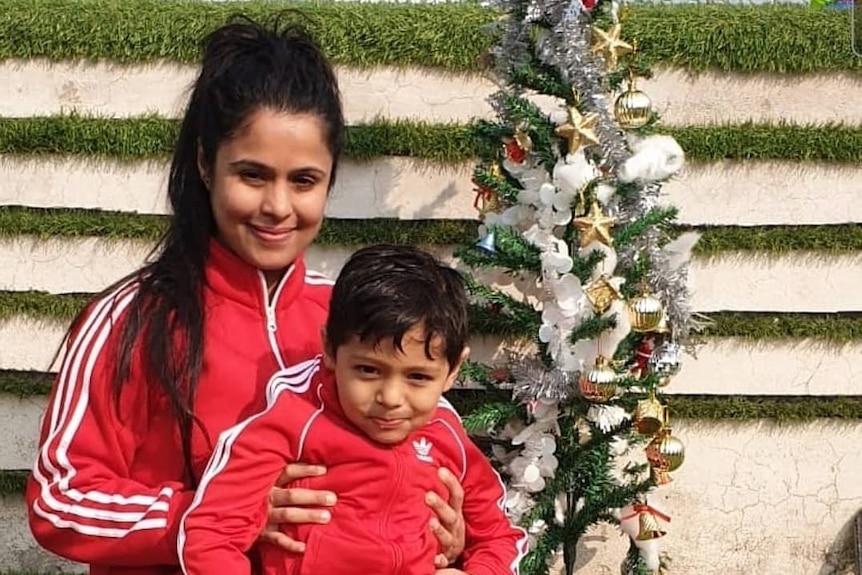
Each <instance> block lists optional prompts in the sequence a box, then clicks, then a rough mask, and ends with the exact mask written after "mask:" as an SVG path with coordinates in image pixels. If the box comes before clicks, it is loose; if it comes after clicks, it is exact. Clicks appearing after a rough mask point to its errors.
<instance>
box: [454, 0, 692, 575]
mask: <svg viewBox="0 0 862 575" xmlns="http://www.w3.org/2000/svg"><path fill="white" fill-rule="evenodd" d="M500 7H501V9H502V12H503V17H502V18H501V19H500V20H498V21H497V22H495V23H494V26H493V27H494V28H495V29H494V30H493V32H495V33H497V34H498V37H499V42H498V44H497V46H496V48H495V49H494V51H493V53H492V54H491V58H492V60H493V64H494V67H495V73H496V75H497V78H498V80H499V84H500V91H499V92H498V93H497V94H495V95H494V96H493V97H492V105H493V107H494V110H495V112H496V116H497V117H496V119H495V121H484V122H481V123H480V124H478V126H477V130H478V133H479V135H480V140H481V142H482V146H481V148H482V150H481V152H480V156H481V161H480V163H479V165H477V166H476V168H475V170H474V180H473V181H474V184H475V186H476V207H477V209H478V210H479V214H480V219H481V220H482V225H481V226H480V230H479V235H480V240H479V242H478V243H477V244H476V245H475V246H466V247H465V248H463V249H461V250H459V253H458V256H459V257H460V258H461V260H462V262H464V263H465V264H466V265H467V267H468V268H469V269H470V273H469V274H466V275H468V282H469V286H470V290H471V293H472V296H473V298H474V303H473V317H472V321H473V329H474V331H475V332H477V333H479V334H487V335H496V336H500V337H501V338H502V339H503V341H504V342H505V348H506V351H507V356H508V359H507V363H506V364H505V365H495V366H488V365H482V364H478V363H473V364H470V365H469V366H467V367H466V368H465V371H464V374H463V375H464V378H465V379H466V380H470V381H472V382H474V383H478V384H482V385H485V386H488V387H490V388H494V389H497V390H498V391H499V390H504V391H505V393H506V397H504V400H503V401H499V402H493V403H485V404H484V405H482V406H481V407H479V408H478V409H476V410H475V411H474V412H473V413H471V414H470V416H469V417H468V418H467V419H466V423H467V425H468V427H469V428H470V429H472V430H473V431H475V432H477V433H478V434H480V435H481V436H482V437H483V438H484V439H485V440H487V442H488V444H489V445H490V447H489V449H490V453H491V454H492V459H493V461H494V462H495V464H496V465H497V466H498V468H499V469H500V471H501V472H502V474H503V476H504V479H505V480H506V481H507V487H508V491H509V494H508V501H507V502H506V505H507V509H508V512H509V513H510V514H511V516H512V517H513V518H514V519H515V520H516V521H518V522H519V523H520V524H521V525H522V526H524V527H525V528H526V529H527V530H528V533H529V534H530V548H529V553H528V555H527V556H526V558H525V559H524V561H523V563H522V565H521V573H524V574H526V575H536V574H541V573H548V572H549V570H550V568H551V567H550V566H551V564H552V563H554V562H555V561H558V560H559V558H560V556H562V559H563V563H564V565H565V572H566V573H567V574H570V573H572V572H573V571H574V568H575V565H576V563H577V558H576V554H577V543H578V540H579V539H580V537H581V536H582V535H584V534H585V533H586V532H587V530H588V529H589V528H590V527H591V526H593V525H596V524H599V523H611V524H615V525H619V526H620V528H621V529H622V530H623V531H624V532H625V533H627V534H628V535H629V536H630V537H631V545H630V550H629V554H628V556H627V557H625V558H621V561H622V571H623V573H639V574H642V573H656V572H660V571H661V570H662V569H664V567H665V565H666V558H665V557H664V554H662V553H660V551H659V548H658V540H659V538H660V537H661V536H662V535H664V533H665V531H666V526H667V522H668V521H669V517H668V515H667V514H666V512H665V511H662V510H661V509H659V508H657V507H656V505H655V504H654V502H653V500H652V499H651V497H650V495H651V494H653V493H654V492H655V490H657V489H660V488H661V486H662V485H664V484H666V483H668V482H669V481H670V480H671V477H670V473H671V472H672V471H674V470H675V469H676V468H678V467H679V466H680V465H681V464H682V462H683V457H684V449H683V444H682V442H681V441H680V440H679V439H677V438H676V437H674V435H673V434H672V430H671V428H670V421H669V418H668V410H667V406H666V405H665V404H663V403H662V391H663V388H664V386H666V385H668V384H669V383H670V380H671V378H672V376H674V375H675V374H676V373H677V372H678V371H679V369H680V362H681V357H682V355H683V352H685V351H691V349H692V345H693V336H694V335H695V334H696V333H697V332H698V331H699V330H700V329H701V327H702V325H703V324H702V321H701V320H700V318H698V317H697V316H696V315H694V314H693V313H692V312H691V310H690V308H689V306H688V296H689V294H688V291H687V287H686V275H687V263H688V259H689V251H690V246H691V243H692V242H691V238H690V237H689V236H688V235H686V234H683V235H682V236H676V237H675V236H674V233H675V230H674V227H673V222H674V218H675V216H676V211H675V209H674V208H673V207H669V206H663V205H661V204H660V202H659V193H660V190H661V184H662V182H664V181H667V180H668V179H669V178H670V177H672V176H673V175H674V174H676V173H677V172H678V171H679V170H680V168H681V167H682V163H683V160H684V154H683V151H682V149H680V147H679V145H678V144H677V143H676V142H675V141H674V140H673V138H671V137H668V136H665V135H661V134H660V133H658V132H657V130H658V129H659V127H658V125H657V121H658V117H657V115H656V114H655V113H654V112H653V110H652V104H651V102H650V99H649V97H648V96H647V94H645V93H644V92H642V91H639V90H638V89H637V87H636V85H635V83H636V80H637V79H638V78H639V77H648V76H649V68H648V65H647V63H645V62H644V61H643V59H642V58H641V57H640V55H639V53H638V50H637V45H636V39H631V40H627V39H626V38H625V34H624V31H625V18H624V14H623V15H621V14H620V9H619V6H618V5H617V4H616V3H615V2H610V1H603V0H600V1H599V3H598V4H596V5H595V6H593V5H590V4H586V5H585V4H584V3H583V2H582V0H566V1H560V0H503V2H502V3H501V4H500ZM621 16H622V17H621ZM611 104H612V105H611ZM500 271H502V272H504V274H503V275H504V276H506V277H507V278H508V279H503V280H501V279H500V277H501V275H500V274H499V273H498V272H500ZM489 272H490V273H489ZM493 273H497V276H496V279H493V278H494V276H493ZM483 277H484V278H485V279H482V278H483ZM488 278H492V279H488ZM509 396H510V397H511V399H509Z"/></svg>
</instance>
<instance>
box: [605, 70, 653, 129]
mask: <svg viewBox="0 0 862 575" xmlns="http://www.w3.org/2000/svg"><path fill="white" fill-rule="evenodd" d="M614 116H615V117H616V119H617V123H618V124H619V125H620V126H621V127H622V128H625V129H626V130H636V129H637V128H641V127H643V126H645V125H646V124H648V123H649V121H650V118H651V117H652V100H650V98H649V96H647V95H646V92H642V91H640V90H638V89H637V88H636V87H635V80H634V76H632V77H631V79H630V80H629V87H628V89H627V90H626V91H625V92H623V93H622V94H620V95H619V96H618V97H617V99H616V102H614Z"/></svg>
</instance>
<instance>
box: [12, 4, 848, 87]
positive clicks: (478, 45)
mask: <svg viewBox="0 0 862 575" xmlns="http://www.w3.org/2000/svg"><path fill="white" fill-rule="evenodd" d="M285 8H300V9H301V10H302V12H303V13H304V14H305V15H307V16H308V20H309V26H310V28H311V30H312V32H313V33H314V35H315V36H316V38H317V39H318V41H319V42H320V43H321V45H322V47H323V48H324V50H325V51H326V53H327V54H328V55H329V56H330V57H331V58H332V59H333V60H334V61H335V62H338V63H340V64H346V65H352V66H363V67H367V66H376V65H393V66H433V67H442V68H447V69H450V70H479V69H481V68H483V66H484V65H485V64H484V59H483V55H484V54H485V52H486V51H487V49H488V48H489V46H490V45H491V44H492V42H493V39H492V38H491V37H490V36H489V35H488V34H485V33H484V32H483V30H482V28H483V27H484V26H485V25H486V24H488V23H491V22H492V21H493V20H494V19H495V18H496V17H497V16H498V15H499V12H497V11H495V10H491V9H487V8H482V7H480V6H478V5H477V4H476V3H472V2H463V3H448V4H405V3H398V4H394V3H392V4H390V3H354V2H351V3H347V2H344V3H342V2H337V3H314V4H312V3H301V4H300V3H291V2H280V1H279V2H262V1H253V2H197V1H192V0H166V1H159V0H136V1H135V2H125V1H123V0H0V30H4V34H2V35H0V59H8V58H21V59H24V58H48V59H52V60H68V59H70V58H72V59H87V60H103V59H106V60H113V61H117V62H123V63H134V62H151V61H157V60H171V61H177V62H194V61H196V60H197V56H198V51H199V41H200V38H202V37H203V35H204V34H205V33H207V32H208V31H210V30H212V29H213V28H214V27H216V26H217V25H219V24H220V23H222V22H223V21H224V20H225V19H226V18H227V17H228V16H229V15H231V14H234V13H237V12H240V11H241V12H243V13H245V14H248V15H250V16H252V17H255V18H260V17H264V16H266V15H268V14H272V13H274V12H277V11H280V10H284V9H285ZM850 34H851V22H850V12H849V11H838V10H811V9H809V8H808V6H807V5H806V6H772V5H765V6H731V5H703V4H697V5H682V6H681V5H662V6H656V5H640V6H638V5H635V6H632V7H631V9H630V10H629V11H628V14H627V16H626V17H625V18H624V22H623V36H624V37H625V38H628V39H632V38H636V39H637V41H638V47H639V49H640V51H641V53H642V55H643V57H644V58H645V59H646V60H647V61H650V62H652V63H653V64H663V65H673V66H681V67H685V68H689V69H691V70H708V69H720V70H728V71H737V72H748V73H757V72H778V73H808V72H829V71H837V70H860V69H862V59H859V58H857V57H855V56H854V54H853V52H852V50H851V49H850V45H851V36H850Z"/></svg>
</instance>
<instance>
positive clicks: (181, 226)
mask: <svg viewBox="0 0 862 575" xmlns="http://www.w3.org/2000/svg"><path fill="white" fill-rule="evenodd" d="M282 16H283V15H282ZM262 108H268V109H272V110H276V111H280V112H288V113H310V114H314V115H316V116H318V117H319V118H320V119H321V121H322V124H323V125H324V127H325V138H326V143H327V145H328V148H329V150H330V152H331V153H332V157H333V166H332V178H331V181H330V186H331V185H332V183H333V182H334V180H335V172H336V167H337V162H338V158H339V156H340V154H341V150H342V147H343V137H344V136H343V133H344V118H343V113H342V109H341V98H340V95H339V90H338V84H337V81H336V77H335V74H334V72H333V69H332V67H331V65H330V64H329V62H328V61H327V59H326V57H325V56H324V55H323V53H322V52H321V50H320V48H319V47H318V45H317V44H316V43H315V42H314V40H313V39H312V38H311V37H310V36H309V35H308V34H307V33H306V32H305V31H304V30H303V28H301V27H300V26H297V25H294V24H289V23H287V22H285V20H284V19H283V18H282V17H276V18H275V19H274V21H273V22H272V23H271V24H269V25H261V24H258V23H256V22H253V21H251V20H249V19H247V18H239V19H237V20H235V21H233V22H231V23H228V24H226V25H225V26H223V27H221V28H219V29H217V30H216V31H214V32H212V33H211V34H210V35H209V36H208V37H207V38H206V40H205V48H204V54H203V60H202V65H201V70H200V74H199V76H198V78H197V80H196V82H195V84H194V86H193V89H192V93H191V96H190V99H189V102H188V106H187V108H186V112H185V117H184V118H183V120H182V124H181V127H180V132H179V137H178V140H177V143H176V147H175V150H174V155H173V160H172V162H171V168H170V175H169V180H168V198H169V200H170V204H171V208H172V211H173V216H172V218H171V220H170V224H169V226H168V228H167V230H166V232H165V234H164V236H163V237H162V239H161V240H160V242H159V244H158V246H157V248H156V250H155V251H154V254H155V256H154V259H152V261H151V263H149V264H147V265H146V266H145V267H144V268H142V269H141V270H139V272H137V273H136V274H135V275H136V276H137V278H138V283H139V288H138V294H137V296H136V297H135V300H134V302H133V303H132V304H131V305H130V310H129V312H128V315H127V318H126V321H125V322H124V323H123V324H122V331H121V335H120V340H119V357H118V358H117V362H116V369H115V373H114V381H115V391H116V393H117V396H119V393H120V391H121V389H122V387H123V385H124V383H125V382H127V381H128V380H129V379H130V375H131V367H132V363H133V362H134V361H137V359H136V358H137V357H141V358H142V359H143V373H142V374H141V376H143V377H144V378H146V381H147V382H148V383H152V384H157V385H159V386H160V387H161V389H162V390H163V392H164V394H165V395H166V396H167V397H168V398H169V399H170V403H171V406H172V407H173V411H174V413H175V415H176V418H177V422H178V425H179V431H180V437H181V441H182V448H183V457H184V468H185V474H186V475H187V481H188V482H190V483H191V484H192V485H195V483H196V480H195V475H194V473H193V470H192V458H191V431H192V425H193V423H194V422H195V420H196V418H195V415H194V411H193V403H194V396H195V389H196V387H197V382H198V378H199V376H200V373H201V368H202V363H203V350H204V339H205V337H206V334H205V331H204V311H203V301H202V299H203V285H204V282H205V276H204V266H205V263H206V260H207V255H208V246H209V241H210V238H211V237H212V236H213V235H214V234H215V233H216V225H215V220H214V219H213V214H212V207H211V205H210V199H209V194H208V192H207V190H206V187H205V186H204V183H203V180H202V177H201V174H200V171H199V169H198V153H199V150H200V153H201V156H202V160H203V166H204V169H205V170H207V171H208V172H210V173H212V167H213V164H214V162H215V157H216V152H217V150H218V147H219V146H220V145H221V144H222V143H224V142H225V141H226V140H228V139H230V138H231V137H232V136H233V135H234V134H235V133H236V132H237V130H239V129H240V128H241V127H242V126H243V125H244V123H245V122H247V121H248V118H249V117H250V116H251V115H252V114H253V113H254V112H256V111H258V110H260V109H262ZM76 323H77V322H76ZM138 354H140V356H138ZM136 375H137V374H136Z"/></svg>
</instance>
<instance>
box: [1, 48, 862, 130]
mask: <svg viewBox="0 0 862 575" xmlns="http://www.w3.org/2000/svg"><path fill="white" fill-rule="evenodd" d="M655 72H656V73H655V76H654V78H653V79H651V80H643V81H641V82H640V84H639V87H640V89H642V90H644V91H645V92H646V93H647V94H649V95H650V97H651V98H652V100H653V102H654V107H655V109H656V111H658V112H659V113H660V114H661V115H662V118H663V121H665V122H666V123H668V124H672V125H688V124H705V123H724V122H729V123H740V122H745V121H747V120H755V121H763V122H778V121H782V120H783V121H791V122H797V123H800V124H807V123H829V122H845V123H850V124H857V123H860V122H862V107H860V106H859V105H858V103H857V102H856V100H854V99H853V98H839V99H837V100H836V98H835V94H854V93H859V91H860V89H862V78H860V77H858V75H853V74H845V73H836V74H809V75H804V76H796V75H792V76H779V75H770V74H745V75H743V74H729V73H717V72H704V73H701V74H697V75H692V74H689V73H688V72H685V71H683V70H678V69H657V70H656V71H655ZM338 75H339V80H340V84H341V89H342V93H343V95H344V106H345V113H346V117H347V120H348V122H350V123H356V122H363V121H367V120H369V119H372V118H374V117H375V116H383V117H387V118H413V119H422V120H427V121H430V122H465V121H468V120H470V119H472V118H487V117H491V116H492V111H491V108H490V106H489V104H488V102H487V97H488V96H489V95H490V94H491V93H493V92H494V91H495V90H496V88H495V86H494V84H493V82H492V81H491V80H490V79H488V78H483V77H481V76H479V75H465V74H455V73H452V72H446V71H431V70H425V69H417V68H406V69H396V68H388V67H380V68H375V69H373V70H357V69H351V68H345V67H342V68H339V70H338ZM194 76H195V69H194V68H193V67H191V66H186V65H178V64H173V63H163V64H148V65H134V66H121V65H116V64H110V63H99V64H92V63H83V62H58V63H48V62H46V61H43V60H28V61H20V60H17V61H8V62H4V63H2V64H0V115H2V116H11V117H26V116H43V115H54V114H59V113H67V112H71V111H75V112H78V113H80V114H84V115H97V116H115V117H121V116H132V115H140V114H147V113H155V114H159V115H163V116H167V117H177V116H179V115H180V114H181V111H182V107H183V104H184V97H185V94H186V92H187V90H188V88H189V86H190V85H191V83H192V82H193V80H194ZM822 102H829V103H830V104H829V105H828V106H823V105H822ZM611 103H612V101H611Z"/></svg>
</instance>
